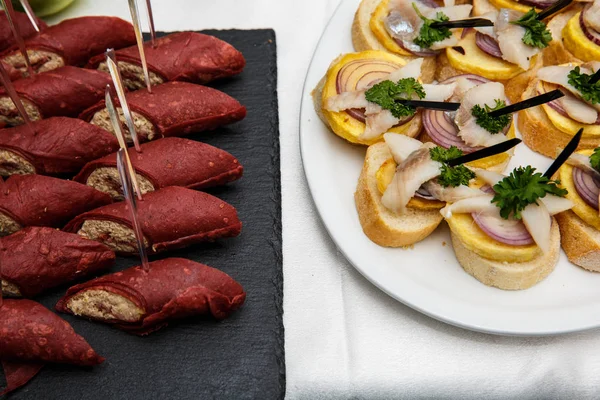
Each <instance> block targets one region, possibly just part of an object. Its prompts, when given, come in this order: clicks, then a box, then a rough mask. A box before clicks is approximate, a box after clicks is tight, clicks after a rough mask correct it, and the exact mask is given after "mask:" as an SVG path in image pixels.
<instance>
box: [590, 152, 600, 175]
mask: <svg viewBox="0 0 600 400" xmlns="http://www.w3.org/2000/svg"><path fill="white" fill-rule="evenodd" d="M590 165H591V166H592V168H594V169H595V170H596V171H598V172H600V147H596V148H595V149H594V152H593V153H592V155H591V156H590Z"/></svg>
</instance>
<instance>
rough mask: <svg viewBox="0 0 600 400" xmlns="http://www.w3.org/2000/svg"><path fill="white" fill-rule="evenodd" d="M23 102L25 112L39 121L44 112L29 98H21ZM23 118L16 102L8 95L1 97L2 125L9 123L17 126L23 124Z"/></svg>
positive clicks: (32, 118)
mask: <svg viewBox="0 0 600 400" xmlns="http://www.w3.org/2000/svg"><path fill="white" fill-rule="evenodd" d="M21 103H23V107H25V112H26V113H27V115H28V116H29V119H30V120H32V121H38V120H40V119H42V114H41V113H40V110H38V108H37V107H36V106H35V105H34V104H33V103H32V102H30V101H29V100H25V99H21ZM22 124H23V118H21V116H20V115H19V111H18V110H17V107H15V103H13V101H12V100H11V99H10V97H8V96H2V97H0V126H2V125H9V126H16V125H22Z"/></svg>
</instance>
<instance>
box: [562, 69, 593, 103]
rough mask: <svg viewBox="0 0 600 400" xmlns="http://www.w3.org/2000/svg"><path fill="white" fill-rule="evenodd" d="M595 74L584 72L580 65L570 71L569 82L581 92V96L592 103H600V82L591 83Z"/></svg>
mask: <svg viewBox="0 0 600 400" xmlns="http://www.w3.org/2000/svg"><path fill="white" fill-rule="evenodd" d="M592 76H593V75H588V74H584V73H582V72H581V70H580V68H579V67H575V68H574V69H572V70H571V72H569V83H570V84H571V85H573V87H574V88H575V89H577V90H578V91H579V93H581V97H582V98H583V99H584V100H585V101H587V102H589V103H591V104H599V103H600V82H595V83H590V79H591V78H592Z"/></svg>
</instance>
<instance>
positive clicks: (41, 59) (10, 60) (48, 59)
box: [3, 50, 65, 76]
mask: <svg viewBox="0 0 600 400" xmlns="http://www.w3.org/2000/svg"><path fill="white" fill-rule="evenodd" d="M27 55H28V56H29V62H30V63H31V67H32V68H33V69H34V70H35V72H46V71H52V70H54V69H57V68H60V67H64V66H65V60H64V59H63V58H62V57H61V56H59V55H58V54H56V53H51V52H49V51H43V50H27ZM3 61H4V62H5V63H7V64H9V65H12V66H13V67H14V68H15V69H17V70H19V71H20V72H21V73H22V74H23V76H29V74H28V73H27V64H25V58H23V55H22V54H21V52H15V53H12V54H10V55H8V56H6V57H4V60H3Z"/></svg>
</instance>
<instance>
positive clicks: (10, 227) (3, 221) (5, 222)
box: [0, 212, 23, 237]
mask: <svg viewBox="0 0 600 400" xmlns="http://www.w3.org/2000/svg"><path fill="white" fill-rule="evenodd" d="M21 229H23V227H22V226H21V225H19V223H18V222H17V221H15V220H14V219H12V218H11V217H9V216H8V215H5V214H3V213H1V212H0V237H2V236H8V235H12V234H13V233H15V232H17V231H20V230H21Z"/></svg>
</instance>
